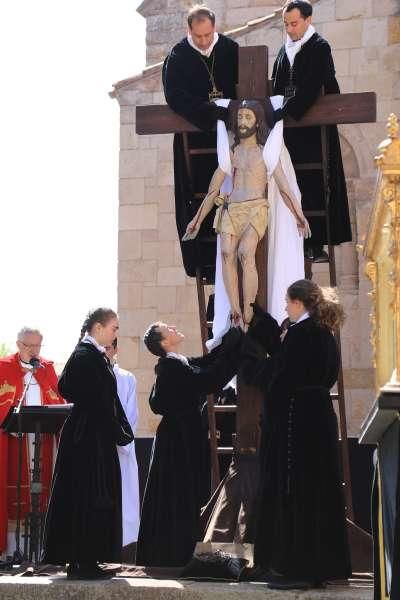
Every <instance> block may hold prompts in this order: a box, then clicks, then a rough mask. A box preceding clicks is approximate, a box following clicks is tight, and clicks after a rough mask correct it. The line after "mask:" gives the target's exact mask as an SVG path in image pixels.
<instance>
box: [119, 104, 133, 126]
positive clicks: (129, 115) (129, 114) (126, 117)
mask: <svg viewBox="0 0 400 600" xmlns="http://www.w3.org/2000/svg"><path fill="white" fill-rule="evenodd" d="M119 114H120V123H121V125H127V124H128V123H136V107H135V106H121V109H120V113H119Z"/></svg>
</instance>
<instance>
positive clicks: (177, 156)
mask: <svg viewBox="0 0 400 600" xmlns="http://www.w3.org/2000/svg"><path fill="white" fill-rule="evenodd" d="M203 58H204V57H201V55H200V53H199V52H197V51H196V50H194V49H193V48H192V47H191V46H190V44H189V43H188V41H187V39H186V38H185V39H183V40H182V41H181V42H179V44H176V46H174V47H173V49H172V50H171V52H170V53H169V54H168V56H167V57H166V59H165V62H164V66H163V73H162V80H163V86H164V94H165V99H166V101H167V104H168V105H169V106H170V107H171V108H172V110H173V111H175V112H176V113H178V114H179V115H181V116H183V117H184V118H185V119H187V120H188V121H189V122H190V123H193V124H194V125H196V126H197V127H199V128H200V129H201V130H203V131H204V132H205V133H189V134H188V142H189V145H190V147H193V148H214V147H216V133H215V132H214V131H212V130H213V129H214V128H215V123H216V121H217V114H216V105H215V104H214V103H210V102H209V101H208V93H209V92H210V91H211V89H212V85H211V83H210V77H209V74H208V71H207V68H206V66H205V65H204V61H203ZM214 59H215V62H214V78H215V82H216V86H217V89H218V90H220V91H222V92H223V97H224V98H232V99H233V98H236V87H235V86H236V83H237V78H238V75H237V73H238V44H237V43H236V42H234V41H233V40H231V39H229V38H227V37H225V36H224V35H222V34H219V39H218V42H217V43H216V45H215V47H214V49H213V52H212V54H211V57H210V59H208V61H207V64H208V66H209V68H210V65H211V64H212V61H213V60H214ZM217 166H218V164H217V157H216V155H201V154H200V155H196V156H192V172H193V177H194V186H193V189H192V187H191V185H190V182H189V177H188V171H187V165H186V162H185V157H184V151H183V136H182V135H181V134H176V135H175V136H174V178H175V212H176V225H177V229H178V235H179V239H181V238H182V236H183V234H184V233H185V231H186V226H187V224H188V223H189V221H190V220H191V219H192V218H193V217H194V215H195V213H196V211H197V209H198V207H199V205H200V203H201V199H199V198H195V197H194V192H197V193H206V192H207V190H208V186H209V184H210V181H211V177H212V175H213V173H214V171H215V169H216V168H217ZM213 214H214V211H212V212H211V214H210V215H208V217H207V219H206V221H205V223H204V224H203V226H202V229H201V233H200V234H199V235H200V237H199V236H198V237H199V240H193V241H189V242H182V243H181V251H182V259H183V264H184V267H185V271H186V273H187V275H189V276H191V277H194V276H195V275H196V267H202V268H203V270H204V272H206V273H208V272H211V273H213V271H214V269H215V243H208V244H203V243H202V242H201V241H200V240H201V239H202V238H209V237H210V236H212V235H214V234H213V230H212V223H213Z"/></svg>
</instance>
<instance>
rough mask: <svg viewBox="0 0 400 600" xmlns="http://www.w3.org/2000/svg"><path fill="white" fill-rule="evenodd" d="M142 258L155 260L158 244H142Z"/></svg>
mask: <svg viewBox="0 0 400 600" xmlns="http://www.w3.org/2000/svg"><path fill="white" fill-rule="evenodd" d="M142 257H143V259H144V260H156V259H157V258H158V242H143V252H142Z"/></svg>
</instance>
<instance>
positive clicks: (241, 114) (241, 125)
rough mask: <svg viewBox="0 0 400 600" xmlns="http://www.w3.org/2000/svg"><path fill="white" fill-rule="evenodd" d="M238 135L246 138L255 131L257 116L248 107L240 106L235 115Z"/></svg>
mask: <svg viewBox="0 0 400 600" xmlns="http://www.w3.org/2000/svg"><path fill="white" fill-rule="evenodd" d="M237 127H238V136H239V138H240V139H246V138H249V137H251V136H252V135H254V134H255V133H256V131H257V117H256V115H255V113H254V112H253V111H252V110H251V109H250V108H240V109H239V110H238V115H237Z"/></svg>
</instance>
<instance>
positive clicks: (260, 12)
mask: <svg viewBox="0 0 400 600" xmlns="http://www.w3.org/2000/svg"><path fill="white" fill-rule="evenodd" d="M264 16H265V12H264V9H263V7H261V6H252V7H250V6H249V7H244V8H232V9H230V10H229V11H228V12H227V14H226V16H225V23H226V25H227V27H237V26H242V25H246V23H248V21H252V20H253V19H258V18H259V17H264Z"/></svg>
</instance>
